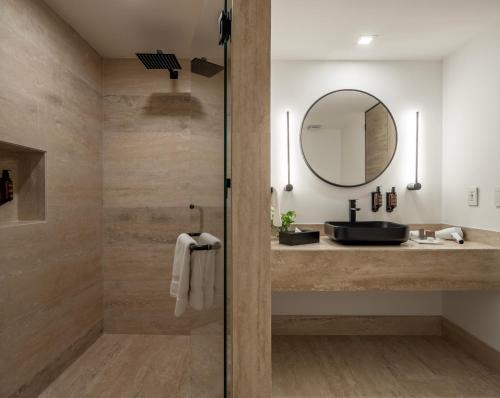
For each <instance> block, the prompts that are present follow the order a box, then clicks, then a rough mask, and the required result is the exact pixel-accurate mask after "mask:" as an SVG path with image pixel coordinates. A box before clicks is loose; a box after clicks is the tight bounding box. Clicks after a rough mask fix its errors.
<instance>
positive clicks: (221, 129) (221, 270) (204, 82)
mask: <svg viewBox="0 0 500 398" xmlns="http://www.w3.org/2000/svg"><path fill="white" fill-rule="evenodd" d="M201 4H202V6H201V7H200V9H199V10H198V12H199V15H198V21H197V24H196V29H195V32H194V36H193V40H192V47H191V57H190V58H191V64H190V66H191V71H190V72H191V73H190V74H191V118H190V120H191V122H190V123H191V125H190V134H191V148H192V150H191V162H190V163H191V164H190V169H191V187H192V189H191V195H192V196H191V205H192V210H191V218H190V222H191V229H192V230H193V231H194V232H208V233H210V234H212V235H214V236H215V237H217V238H218V239H219V240H220V241H221V243H222V246H221V248H220V249H217V250H215V257H216V272H215V294H214V303H213V305H212V306H211V307H210V308H204V309H203V310H202V311H198V312H196V313H195V315H194V316H195V322H194V326H193V328H192V330H191V369H192V373H191V396H192V397H197V398H202V397H206V398H209V397H210V398H215V397H225V396H228V394H226V386H227V385H228V379H229V377H228V373H229V372H228V369H229V367H228V362H229V361H228V358H229V355H228V353H229V350H228V347H229V346H230V344H229V342H228V341H229V338H228V333H226V332H227V331H228V330H229V327H228V324H229V322H228V313H229V311H228V309H229V305H228V303H229V301H228V294H227V291H228V283H227V281H228V280H229V278H228V275H229V274H230V267H229V263H228V259H229V258H230V257H229V255H228V253H229V244H228V237H229V235H230V234H229V231H228V226H229V214H230V213H229V208H228V203H229V198H228V189H227V179H228V171H229V170H230V167H229V142H228V126H229V119H228V115H227V109H228V96H227V89H228V68H227V65H228V62H227V44H224V45H219V24H218V20H219V16H220V13H221V11H222V10H225V8H226V1H225V0H204V1H202V2H201Z"/></svg>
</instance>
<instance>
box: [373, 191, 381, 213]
mask: <svg viewBox="0 0 500 398" xmlns="http://www.w3.org/2000/svg"><path fill="white" fill-rule="evenodd" d="M381 207H382V192H381V191H380V187H377V190H376V191H375V192H372V211H373V212H375V213H376V212H377V211H378V209H380V208H381Z"/></svg>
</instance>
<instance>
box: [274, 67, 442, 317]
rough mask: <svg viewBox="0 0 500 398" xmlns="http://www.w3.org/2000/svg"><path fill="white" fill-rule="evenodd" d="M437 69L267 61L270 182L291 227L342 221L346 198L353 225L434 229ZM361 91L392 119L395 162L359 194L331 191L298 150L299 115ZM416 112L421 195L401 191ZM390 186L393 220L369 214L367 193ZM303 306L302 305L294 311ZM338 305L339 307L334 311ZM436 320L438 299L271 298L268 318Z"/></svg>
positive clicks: (437, 213)
mask: <svg viewBox="0 0 500 398" xmlns="http://www.w3.org/2000/svg"><path fill="white" fill-rule="evenodd" d="M441 77H442V63H441V62H319V61H318V62H313V61H273V62H272V80H271V82H272V87H271V88H272V90H271V101H272V105H271V110H272V112H271V128H272V137H271V139H272V141H271V144H272V151H271V153H272V157H271V166H272V170H271V182H272V185H273V186H274V187H276V188H277V190H278V193H279V197H280V202H281V211H282V212H284V211H286V210H289V209H293V210H296V211H297V221H298V222H301V223H318V224H322V223H323V222H324V221H326V220H347V218H348V210H347V207H348V199H353V198H357V199H359V205H360V207H361V208H362V210H361V212H360V213H358V219H359V220H370V219H377V220H390V221H396V222H398V221H402V222H405V223H425V222H429V223H435V222H436V220H440V219H441V177H440V176H441V139H442V136H441V130H442V122H441V121H442V114H441V107H442V96H441V93H442V79H441ZM346 88H352V89H359V90H363V91H367V92H369V93H371V94H373V95H375V96H376V97H378V98H379V99H380V100H381V101H383V102H384V103H385V105H386V106H387V107H388V108H389V110H390V111H391V112H392V114H393V116H394V118H395V121H396V125H397V128H398V147H397V152H396V156H395V158H394V160H393V162H392V164H391V165H390V167H389V168H388V169H387V171H386V172H385V173H384V174H383V175H382V176H381V177H379V178H378V179H376V180H375V181H374V182H372V183H371V184H369V185H366V186H364V187H360V188H337V187H334V186H331V185H328V184H326V183H324V182H323V181H321V180H319V179H318V178H317V177H315V176H314V175H313V174H312V173H311V171H310V170H309V169H308V168H307V166H306V164H305V162H304V160H303V158H302V154H301V150H300V141H299V138H300V137H299V135H300V127H301V124H302V119H303V117H304V115H305V112H306V111H307V109H308V108H309V106H310V105H311V104H312V103H313V102H314V101H315V100H316V99H317V98H319V97H320V96H322V95H324V94H326V93H327V92H330V91H333V90H338V89H346ZM287 110H289V111H290V150H291V182H292V184H293V186H294V189H293V191H292V192H284V191H283V187H284V186H285V184H286V178H287V174H286V111H287ZM417 110H419V111H420V112H421V146H422V150H421V157H420V161H421V169H420V175H421V182H422V184H423V185H424V187H425V189H424V190H422V191H420V192H418V193H416V192H410V191H407V190H406V185H407V184H408V183H409V182H413V181H414V175H415V174H414V173H415V169H414V165H415V112H416V111H417ZM377 185H381V186H382V191H383V192H385V191H388V190H390V188H391V187H392V186H395V187H396V189H397V191H398V192H399V206H398V208H397V209H396V210H395V211H394V213H391V214H389V213H387V212H385V211H383V209H382V210H380V211H379V212H378V213H372V212H371V210H370V192H371V191H373V190H375V187H376V186H377ZM301 303H306V304H301ZM338 303H342V306H339V305H338ZM299 313H300V314H304V315H307V314H310V315H328V314H332V315H334V314H352V315H372V314H373V315H400V314H404V313H406V314H407V315H438V314H440V313H441V294H440V293H414V294H413V293H391V294H390V295H387V294H382V293H367V294H363V295H362V296H360V295H359V294H358V293H336V294H332V293H311V294H304V295H297V294H296V293H280V294H273V314H281V315H287V314H299Z"/></svg>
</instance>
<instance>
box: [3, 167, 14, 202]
mask: <svg viewBox="0 0 500 398" xmlns="http://www.w3.org/2000/svg"><path fill="white" fill-rule="evenodd" d="M13 199H14V184H13V183H12V179H11V178H10V170H2V179H0V205H3V204H5V203H7V202H10V201H12V200H13Z"/></svg>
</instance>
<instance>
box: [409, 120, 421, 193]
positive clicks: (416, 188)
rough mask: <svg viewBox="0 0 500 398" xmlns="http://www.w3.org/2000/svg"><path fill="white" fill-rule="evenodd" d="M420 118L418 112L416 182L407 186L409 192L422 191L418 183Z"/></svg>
mask: <svg viewBox="0 0 500 398" xmlns="http://www.w3.org/2000/svg"><path fill="white" fill-rule="evenodd" d="M419 118H420V112H417V134H416V136H417V137H416V145H415V148H416V150H415V182H412V183H410V184H408V185H407V186H406V188H407V189H408V190H409V191H419V190H420V189H422V184H420V183H419V182H418V133H419V131H418V130H419Z"/></svg>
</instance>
